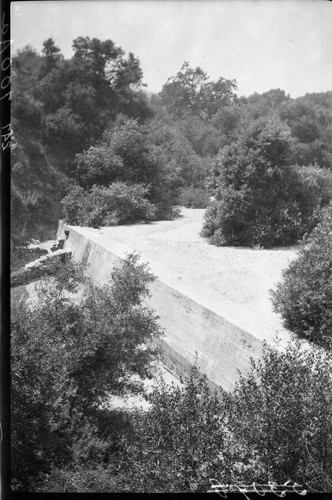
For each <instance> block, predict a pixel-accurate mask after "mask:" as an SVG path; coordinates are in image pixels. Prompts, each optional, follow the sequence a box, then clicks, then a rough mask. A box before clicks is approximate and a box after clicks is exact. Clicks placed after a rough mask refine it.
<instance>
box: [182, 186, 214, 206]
mask: <svg viewBox="0 0 332 500" xmlns="http://www.w3.org/2000/svg"><path fill="white" fill-rule="evenodd" d="M179 203H180V205H184V206H185V207H187V208H206V207H207V206H208V204H209V203H210V195H209V193H208V192H207V191H206V190H205V189H200V188H193V187H187V188H183V189H182V190H181V192H180V195H179Z"/></svg>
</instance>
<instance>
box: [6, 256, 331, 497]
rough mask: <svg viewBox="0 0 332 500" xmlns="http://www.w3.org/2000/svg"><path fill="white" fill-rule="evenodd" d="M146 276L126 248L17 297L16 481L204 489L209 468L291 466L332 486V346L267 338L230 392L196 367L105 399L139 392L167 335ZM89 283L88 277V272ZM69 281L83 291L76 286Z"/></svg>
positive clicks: (281, 476)
mask: <svg viewBox="0 0 332 500" xmlns="http://www.w3.org/2000/svg"><path fill="white" fill-rule="evenodd" d="M151 281H153V276H151V274H150V272H149V270H148V269H147V268H146V266H144V265H142V264H140V263H139V261H138V257H137V255H129V256H128V258H127V259H126V260H125V262H124V264H123V266H122V267H121V268H119V269H116V270H115V271H114V273H113V275H112V281H111V282H110V284H109V285H108V286H105V287H104V288H102V289H100V288H98V287H95V286H93V285H92V284H91V283H89V282H88V281H87V280H86V279H84V278H83V274H82V270H81V269H80V268H77V267H76V266H75V265H73V264H70V263H69V264H67V265H65V266H63V267H62V268H59V269H57V271H56V273H55V275H54V276H53V277H48V278H45V279H44V280H43V281H42V283H41V284H40V285H39V296H38V301H37V302H36V303H35V304H34V305H33V304H30V305H28V304H22V303H20V304H17V305H15V304H14V306H13V311H12V325H11V326H12V330H11V335H12V355H11V358H12V359H11V365H12V379H11V381H12V389H11V394H12V397H11V400H12V436H11V440H12V487H13V488H14V489H15V490H16V491H39V492H56V491H57V492H126V491H135V492H171V491H174V492H180V491H182V492H199V491H202V492H205V491H207V490H208V489H209V488H210V483H209V479H210V478H216V479H218V480H219V481H220V482H221V483H232V484H239V483H241V482H242V483H245V484H251V483H252V482H253V481H256V482H258V483H264V484H266V483H267V482H268V481H273V480H275V481H277V482H279V483H282V482H285V481H286V480H288V479H289V478H291V479H292V480H293V481H296V482H298V483H299V484H301V485H304V486H305V487H307V488H309V489H310V490H312V491H315V490H319V491H329V489H330V488H331V487H332V469H331V468H332V456H331V444H332V443H331V439H332V433H331V422H332V419H331V417H332V414H331V413H332V405H331V390H332V386H331V362H332V358H331V354H330V353H328V351H324V350H319V349H318V348H315V349H313V350H310V351H308V350H305V349H302V348H301V346H300V344H297V343H293V344H291V345H289V346H288V348H287V350H286V351H285V352H284V353H278V351H275V350H274V349H272V348H268V347H266V349H265V354H264V355H263V357H262V359H261V361H260V362H259V363H257V364H254V363H253V364H252V368H251V371H250V372H249V374H248V375H247V377H241V378H240V381H239V383H238V384H237V386H236V389H235V390H234V391H233V392H232V393H225V392H223V391H221V390H220V391H219V392H218V393H215V394H213V393H212V392H211V390H210V389H209V388H208V385H207V384H206V380H205V378H204V377H203V376H202V375H200V373H199V372H198V370H197V369H196V368H193V370H192V372H191V373H190V375H189V376H188V379H187V380H186V381H185V384H184V385H183V386H182V387H175V386H174V385H173V386H166V385H165V383H164V382H162V380H160V382H159V384H158V385H157V386H156V388H155V389H154V390H153V392H152V393H151V394H150V395H148V396H147V398H148V401H149V402H150V405H151V406H150V409H149V411H147V412H146V413H141V412H136V413H135V412H134V413H131V414H130V415H129V416H127V422H125V423H123V415H122V414H119V413H118V412H115V411H114V410H113V411H112V410H111V409H107V407H105V406H104V405H102V403H105V402H106V401H107V398H108V396H109V394H118V395H124V394H128V393H129V392H130V391H131V392H132V391H134V392H136V393H137V392H139V391H140V390H141V389H140V386H139V385H137V384H134V382H133V381H132V379H131V378H130V377H131V375H133V374H136V375H139V376H141V377H143V378H144V377H149V376H151V375H152V374H153V372H152V371H151V370H152V368H151V367H150V364H149V363H150V361H151V360H152V359H153V358H154V357H155V355H156V353H157V348H156V343H155V341H156V340H157V338H158V337H159V336H160V335H161V333H162V332H161V330H160V328H159V327H158V323H157V321H156V318H155V316H154V315H153V313H152V312H151V311H150V310H149V309H148V308H146V307H145V306H144V305H143V300H144V298H145V296H146V294H147V290H148V288H147V287H148V285H149V283H150V282H151ZM83 284H84V288H82V285H83ZM77 290H79V291H80V293H79V295H77V293H76V292H77Z"/></svg>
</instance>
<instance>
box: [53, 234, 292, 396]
mask: <svg viewBox="0 0 332 500" xmlns="http://www.w3.org/2000/svg"><path fill="white" fill-rule="evenodd" d="M113 229H116V228H102V230H101V231H99V230H96V229H92V228H80V227H73V226H64V225H62V226H61V225H60V227H59V232H58V236H60V237H65V235H64V231H65V230H67V231H69V234H68V235H67V239H65V245H64V248H65V249H66V250H70V251H71V252H72V256H73V258H74V259H75V260H77V261H80V262H81V263H83V264H84V265H86V266H87V274H88V275H90V276H91V277H92V279H93V280H94V281H95V282H96V283H99V284H104V283H107V282H108V281H109V280H110V277H111V273H112V270H113V268H114V266H118V265H120V264H121V262H122V260H123V259H124V258H125V256H126V255H127V254H128V253H130V252H131V251H132V250H133V249H134V248H133V247H129V246H127V245H124V244H123V243H121V242H119V241H116V240H115V239H112V238H111V237H110V234H112V230H113ZM105 230H110V231H105ZM142 260H143V261H147V260H148V262H149V266H150V268H151V270H152V272H153V273H154V274H155V275H156V276H157V280H156V282H155V283H154V284H153V285H152V286H151V298H150V299H149V305H150V306H151V307H152V308H154V309H155V310H156V312H157V314H158V315H159V317H160V323H161V325H162V326H163V327H164V329H165V332H166V335H165V337H164V339H163V340H161V345H162V347H163V357H162V361H163V362H164V363H165V365H166V366H167V367H168V368H169V369H170V370H171V371H172V372H173V373H176V374H177V375H178V376H181V375H184V374H185V373H186V372H187V371H188V368H189V366H190V365H191V364H192V363H194V362H195V360H196V361H197V364H198V366H199V368H200V369H201V371H202V372H204V373H206V375H207V376H208V378H209V380H210V381H211V382H212V384H216V385H221V386H222V387H223V388H224V389H225V390H231V389H233V387H234V384H235V382H236V380H238V378H239V371H241V372H242V373H246V371H247V370H248V369H249V366H250V358H251V357H252V358H254V359H258V358H259V357H260V356H261V353H262V346H263V344H262V341H263V340H264V339H265V337H264V329H260V328H259V325H256V326H257V332H255V324H251V325H249V328H248V330H246V329H244V328H243V326H242V325H243V311H241V306H240V305H239V306H238V311H239V314H238V317H239V318H242V321H241V322H240V323H241V325H239V324H237V323H236V308H234V305H232V308H231V314H230V311H229V310H227V307H224V306H225V304H224V305H223V304H222V303H221V304H219V303H217V302H213V301H212V302H211V301H209V299H208V298H207V297H206V296H205V295H204V294H202V293H201V291H200V290H199V288H197V289H196V290H195V289H193V287H192V286H188V285H187V284H186V283H185V282H184V280H183V279H182V276H181V274H180V273H177V272H176V271H174V270H173V269H170V268H169V267H165V266H164V265H162V264H160V263H159V262H156V261H155V260H153V259H151V258H149V259H146V258H145V255H144V254H142ZM227 316H228V317H227ZM230 317H231V319H229V318H230ZM248 324H250V321H248ZM269 335H270V334H269ZM269 335H267V340H269ZM289 338H290V334H288V333H287V332H283V342H286V341H287V340H289ZM270 340H271V339H270Z"/></svg>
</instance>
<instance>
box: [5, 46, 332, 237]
mask: <svg viewBox="0 0 332 500" xmlns="http://www.w3.org/2000/svg"><path fill="white" fill-rule="evenodd" d="M73 51H74V52H73V56H72V57H71V58H70V59H65V58H64V57H63V56H62V54H61V51H60V49H59V48H58V47H57V46H56V44H55V42H54V41H53V40H52V39H48V40H46V41H45V42H44V48H43V51H42V54H37V53H36V51H35V50H34V49H33V48H31V47H29V46H28V47H26V48H24V49H23V50H21V51H20V52H18V53H17V54H16V55H15V56H14V58H13V72H14V83H13V106H12V122H13V123H12V126H13V131H14V137H15V144H14V146H15V147H14V148H13V152H12V228H13V231H12V232H13V234H12V238H13V241H14V243H23V242H25V241H27V240H29V239H31V238H37V239H43V238H45V237H48V235H49V233H50V230H51V232H52V231H53V234H54V228H55V227H56V221H57V220H58V219H59V217H60V216H63V215H64V216H65V217H66V218H67V219H68V221H69V222H72V223H80V224H87V225H90V224H92V225H93V224H124V223H127V222H130V223H132V222H134V221H139V220H146V221H150V220H158V219H172V218H174V217H176V216H177V215H178V213H179V212H178V210H177V209H176V207H177V206H178V205H180V204H183V205H185V206H187V207H193V208H195V207H196V208H205V207H206V206H208V210H207V212H206V222H205V224H204V227H203V232H202V234H203V235H204V236H206V237H207V238H208V239H209V241H210V242H211V243H213V244H216V245H246V246H255V245H260V246H264V247H271V246H275V245H287V244H291V243H295V242H297V241H298V240H299V239H301V238H302V237H303V236H304V235H305V234H308V233H310V232H311V231H312V229H313V228H314V227H315V225H316V224H317V221H318V216H319V214H318V212H319V211H320V209H321V208H322V207H323V206H324V205H326V204H328V203H329V201H330V200H331V186H332V174H331V168H332V142H331V137H332V97H331V95H332V94H331V92H325V93H321V94H307V95H305V96H304V97H300V98H297V99H291V98H290V97H289V96H288V95H286V94H285V92H284V91H282V90H280V89H274V90H270V91H268V92H265V93H263V94H253V95H252V96H249V97H247V98H246V97H238V96H237V94H236V89H237V85H236V81H235V80H226V79H224V78H222V77H221V78H219V79H218V80H217V81H215V82H214V81H211V80H210V78H209V77H208V75H207V74H206V73H205V72H204V71H203V70H202V69H201V68H196V69H194V68H191V67H190V65H189V64H188V63H187V62H186V63H184V64H183V66H182V68H181V70H180V71H179V72H178V73H177V75H175V76H174V77H171V78H169V79H168V81H167V82H166V83H165V85H164V86H163V89H162V91H161V92H160V93H159V95H152V96H150V97H149V98H148V97H147V93H146V92H144V83H143V74H142V70H141V68H140V64H139V60H138V59H137V58H136V57H135V56H134V55H133V54H132V53H129V54H128V55H126V54H125V53H124V52H123V50H122V49H121V48H120V47H117V46H116V45H115V44H114V43H113V42H112V41H111V40H106V41H100V40H98V39H95V38H94V39H90V38H89V37H79V38H77V39H76V40H74V41H73ZM113 184H115V186H114V187H112V185H113ZM82 189H83V190H84V195H82V196H78V193H83V191H82ZM109 190H110V191H109ZM69 193H70V194H69ZM211 196H212V197H213V199H214V201H213V202H212V203H211V205H210V198H211ZM131 198H135V203H133V202H132V201H131ZM120 199H121V200H122V201H121V203H122V205H121V210H123V211H124V216H123V217H120V216H119V215H118V212H117V209H116V205H117V204H118V203H119V200H120ZM61 200H64V201H63V204H62V205H61ZM89 202H92V203H93V205H94V211H95V214H94V215H93V216H92V217H90V214H89V211H90V209H89V208H87V207H88V205H89ZM133 205H134V206H133ZM209 205H210V206H209Z"/></svg>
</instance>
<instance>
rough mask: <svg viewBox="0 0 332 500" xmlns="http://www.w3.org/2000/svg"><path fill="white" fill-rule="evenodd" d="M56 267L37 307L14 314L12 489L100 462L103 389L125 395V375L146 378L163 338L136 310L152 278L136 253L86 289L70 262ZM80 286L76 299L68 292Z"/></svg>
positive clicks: (104, 446)
mask: <svg viewBox="0 0 332 500" xmlns="http://www.w3.org/2000/svg"><path fill="white" fill-rule="evenodd" d="M54 271H55V276H54V277H53V278H47V279H46V281H45V282H44V283H43V285H42V286H41V287H40V289H39V296H38V302H37V303H32V304H31V303H30V304H28V303H25V304H23V303H18V304H15V305H14V306H13V308H12V316H11V336H12V343H11V404H12V417H11V418H12V421H11V424H12V426H11V427H12V437H11V442H12V478H13V486H14V487H15V489H21V488H25V489H27V488H29V485H31V484H32V482H33V477H34V476H35V475H38V474H39V473H42V472H45V473H46V472H49V471H50V468H51V467H57V466H61V467H65V466H66V464H68V463H70V464H71V465H78V464H81V465H82V464H84V463H86V462H89V463H90V464H91V463H93V464H96V463H102V462H103V461H104V460H105V459H106V454H107V453H109V451H110V448H111V447H112V440H110V437H111V436H110V431H109V432H108V440H106V441H105V439H103V432H104V431H103V426H102V425H101V424H102V421H100V411H99V410H98V408H99V406H100V403H101V402H102V401H103V400H105V398H107V395H108V394H109V393H110V392H112V393H114V394H121V393H122V392H123V391H125V390H126V387H127V386H128V383H129V382H130V377H131V376H132V375H133V374H137V375H139V376H141V377H143V378H144V377H146V376H150V373H151V368H150V361H151V360H152V359H153V356H155V354H156V347H155V343H154V342H155V339H156V338H157V337H158V336H159V335H160V333H161V330H160V328H159V326H158V324H157V322H156V317H155V316H154V314H153V313H152V311H151V310H149V309H148V308H147V307H145V306H144V305H143V301H144V299H145V297H146V296H147V294H148V285H149V284H150V283H151V282H152V281H153V280H154V277H153V276H152V275H151V273H150V272H149V270H148V269H147V266H146V265H144V264H140V263H139V262H138V256H137V255H129V256H128V257H127V258H126V260H125V261H124V264H123V266H122V267H120V268H118V269H116V270H114V272H113V274H112V280H111V282H110V284H109V285H106V286H104V287H103V288H98V287H94V286H92V285H91V284H89V283H87V282H86V280H84V279H83V276H82V273H81V270H80V269H79V268H77V267H76V266H75V265H73V264H69V263H68V264H66V265H63V264H61V267H60V266H59V268H55V269H54ZM82 280H83V282H85V288H84V289H83V290H82V288H81V290H80V295H81V297H79V296H78V297H77V296H76V298H75V296H74V297H73V296H70V295H68V292H70V293H71V294H73V293H74V292H77V291H78V285H79V283H81V282H82ZM106 423H107V420H106ZM100 425H101V427H100ZM107 425H108V426H109V425H110V422H108V424H107ZM104 426H105V422H104Z"/></svg>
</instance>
